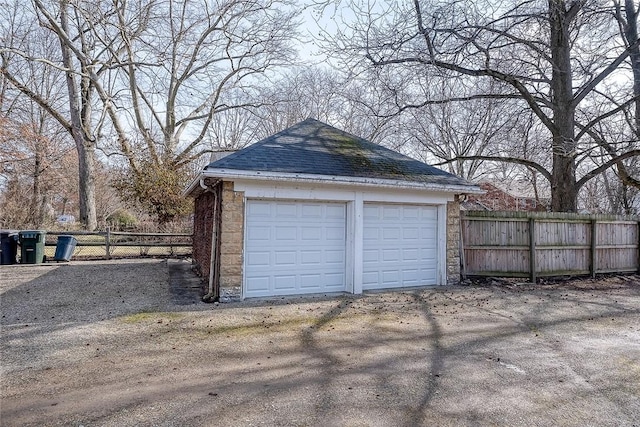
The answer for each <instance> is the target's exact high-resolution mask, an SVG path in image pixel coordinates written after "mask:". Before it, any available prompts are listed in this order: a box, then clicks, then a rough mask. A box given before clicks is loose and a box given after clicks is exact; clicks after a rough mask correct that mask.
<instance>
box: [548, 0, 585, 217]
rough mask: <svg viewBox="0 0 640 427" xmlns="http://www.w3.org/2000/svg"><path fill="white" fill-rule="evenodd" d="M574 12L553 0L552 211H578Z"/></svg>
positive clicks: (550, 6)
mask: <svg viewBox="0 0 640 427" xmlns="http://www.w3.org/2000/svg"><path fill="white" fill-rule="evenodd" d="M571 16H572V11H571V10H569V11H565V3H564V1H563V0H549V20H550V22H551V58H552V61H553V71H552V73H553V77H552V79H551V81H552V86H551V91H552V94H551V97H552V105H553V125H554V126H553V129H551V133H552V136H553V141H552V143H553V146H552V147H553V150H552V151H553V170H552V173H551V210H553V211H555V212H575V211H576V209H577V199H578V188H577V187H576V165H575V157H574V156H575V148H576V143H575V106H574V105H573V82H572V74H571V40H570V38H569V26H570V24H571V19H572V17H571Z"/></svg>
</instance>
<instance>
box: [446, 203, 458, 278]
mask: <svg viewBox="0 0 640 427" xmlns="http://www.w3.org/2000/svg"><path fill="white" fill-rule="evenodd" d="M459 283H460V201H459V199H458V196H456V198H455V200H454V201H453V202H448V203H447V285H457V284H459Z"/></svg>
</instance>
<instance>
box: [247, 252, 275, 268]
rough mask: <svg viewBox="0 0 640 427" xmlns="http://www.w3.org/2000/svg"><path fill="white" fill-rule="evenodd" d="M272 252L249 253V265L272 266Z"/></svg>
mask: <svg viewBox="0 0 640 427" xmlns="http://www.w3.org/2000/svg"><path fill="white" fill-rule="evenodd" d="M270 259H271V253H270V252H248V253H247V263H249V264H251V265H255V266H264V267H268V266H269V265H270V262H271V261H270Z"/></svg>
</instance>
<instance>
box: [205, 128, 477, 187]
mask: <svg viewBox="0 0 640 427" xmlns="http://www.w3.org/2000/svg"><path fill="white" fill-rule="evenodd" d="M206 169H207V170H208V171H211V169H233V170H243V171H255V172H281V173H295V174H311V175H327V176H343V177H360V178H375V179H391V180H399V181H414V182H424V183H430V184H442V185H464V186H470V185H473V184H471V183H469V182H468V181H466V180H464V179H462V178H460V177H457V176H455V175H452V174H450V173H448V172H445V171H442V170H440V169H437V168H435V167H433V166H429V165H427V164H426V163H422V162H420V161H418V160H415V159H412V158H410V157H407V156H405V155H402V154H400V153H398V152H395V151H393V150H389V149H388V148H385V147H382V146H380V145H377V144H374V143H372V142H369V141H366V140H364V139H362V138H359V137H357V136H354V135H351V134H349V133H347V132H344V131H341V130H339V129H336V128H334V127H333V126H329V125H327V124H326V123H323V122H320V121H318V120H315V119H307V120H305V121H303V122H300V123H298V124H296V125H293V126H291V127H290V128H287V129H285V130H283V131H281V132H278V133H276V134H275V135H272V136H270V137H268V138H265V139H263V140H261V141H258V142H256V143H255V144H253V145H250V146H248V147H246V148H244V149H242V150H239V151H237V152H235V153H233V154H231V155H229V156H227V157H224V158H222V159H220V160H217V161H215V162H213V163H210V164H209V165H208V166H207V168H206Z"/></svg>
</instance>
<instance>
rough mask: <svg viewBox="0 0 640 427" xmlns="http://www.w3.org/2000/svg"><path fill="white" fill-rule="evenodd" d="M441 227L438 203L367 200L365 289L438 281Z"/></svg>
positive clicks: (420, 284) (363, 277)
mask: <svg viewBox="0 0 640 427" xmlns="http://www.w3.org/2000/svg"><path fill="white" fill-rule="evenodd" d="M437 229H438V210H437V207H435V206H420V205H395V204H374V203H365V205H364V242H363V247H364V254H363V261H364V262H363V275H362V280H363V283H362V289H364V290H367V289H389V288H398V287H405V286H423V285H435V284H437V283H438V274H437V265H438V262H437V258H438V256H437V254H438V250H437V241H438V239H437V236H438V233H437Z"/></svg>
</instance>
